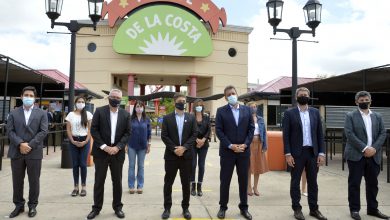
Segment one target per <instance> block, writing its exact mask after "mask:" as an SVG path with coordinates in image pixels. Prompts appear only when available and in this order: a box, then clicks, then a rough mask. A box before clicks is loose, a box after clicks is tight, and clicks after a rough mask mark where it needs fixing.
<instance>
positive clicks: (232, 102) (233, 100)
mask: <svg viewBox="0 0 390 220" xmlns="http://www.w3.org/2000/svg"><path fill="white" fill-rule="evenodd" d="M227 99H228V103H229V104H230V105H235V104H237V96H236V95H231V96H229V97H227Z"/></svg>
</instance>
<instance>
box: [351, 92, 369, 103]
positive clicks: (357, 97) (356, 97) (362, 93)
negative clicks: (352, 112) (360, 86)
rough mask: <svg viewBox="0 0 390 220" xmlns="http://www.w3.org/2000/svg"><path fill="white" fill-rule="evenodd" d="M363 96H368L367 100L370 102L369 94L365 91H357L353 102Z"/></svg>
mask: <svg viewBox="0 0 390 220" xmlns="http://www.w3.org/2000/svg"><path fill="white" fill-rule="evenodd" d="M364 96H368V98H370V100H371V94H370V93H369V92H367V91H359V92H357V93H356V95H355V101H357V100H358V99H359V98H360V97H364Z"/></svg>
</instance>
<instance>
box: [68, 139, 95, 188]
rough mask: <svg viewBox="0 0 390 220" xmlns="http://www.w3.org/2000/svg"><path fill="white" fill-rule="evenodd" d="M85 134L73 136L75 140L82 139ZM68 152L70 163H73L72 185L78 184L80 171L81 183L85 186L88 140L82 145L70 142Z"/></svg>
mask: <svg viewBox="0 0 390 220" xmlns="http://www.w3.org/2000/svg"><path fill="white" fill-rule="evenodd" d="M86 138H87V136H84V137H73V140H75V141H79V142H81V141H84V140H85V139H86ZM69 146H70V153H71V155H72V165H73V181H74V185H75V186H77V185H79V174H80V171H81V185H83V186H85V183H86V180H87V157H88V152H89V146H90V142H88V143H87V144H86V145H84V147H77V146H76V145H73V144H72V143H70V145H69Z"/></svg>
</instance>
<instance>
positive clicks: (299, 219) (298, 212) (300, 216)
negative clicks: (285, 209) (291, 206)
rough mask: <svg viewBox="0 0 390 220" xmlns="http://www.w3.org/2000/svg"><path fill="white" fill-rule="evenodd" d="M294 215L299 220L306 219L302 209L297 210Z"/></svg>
mask: <svg viewBox="0 0 390 220" xmlns="http://www.w3.org/2000/svg"><path fill="white" fill-rule="evenodd" d="M294 217H295V218H296V219H298V220H305V216H303V213H302V210H295V211H294Z"/></svg>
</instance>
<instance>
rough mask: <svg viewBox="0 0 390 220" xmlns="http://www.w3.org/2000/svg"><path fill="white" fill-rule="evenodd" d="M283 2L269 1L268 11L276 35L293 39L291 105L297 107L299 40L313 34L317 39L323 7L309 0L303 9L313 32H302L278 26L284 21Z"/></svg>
mask: <svg viewBox="0 0 390 220" xmlns="http://www.w3.org/2000/svg"><path fill="white" fill-rule="evenodd" d="M283 4H284V2H283V1H282V0H268V2H267V4H266V5H267V11H268V23H270V25H271V26H272V27H273V31H274V35H275V34H276V32H283V33H287V34H288V36H289V37H290V38H291V39H292V86H291V104H292V105H293V106H294V105H296V100H295V91H296V90H297V84H298V65H297V62H298V59H297V57H298V56H297V39H298V38H299V37H300V36H301V34H312V35H313V37H315V29H316V28H317V27H318V25H319V24H320V23H321V9H322V5H321V3H320V2H319V1H318V0H308V2H307V3H306V5H305V6H304V7H303V11H304V15H305V21H306V25H307V26H308V27H309V28H311V30H300V29H299V27H292V28H290V29H279V28H277V26H278V25H279V23H280V22H281V21H282V13H283Z"/></svg>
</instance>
